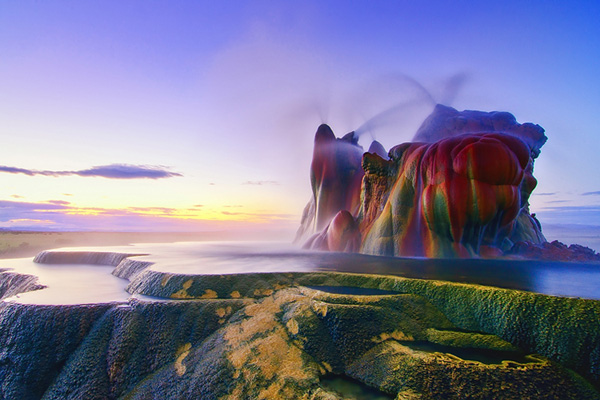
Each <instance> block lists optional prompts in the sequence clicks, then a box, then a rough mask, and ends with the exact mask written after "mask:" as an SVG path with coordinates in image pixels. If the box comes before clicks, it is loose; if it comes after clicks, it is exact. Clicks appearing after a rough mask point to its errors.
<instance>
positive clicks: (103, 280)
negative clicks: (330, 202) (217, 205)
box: [0, 242, 600, 304]
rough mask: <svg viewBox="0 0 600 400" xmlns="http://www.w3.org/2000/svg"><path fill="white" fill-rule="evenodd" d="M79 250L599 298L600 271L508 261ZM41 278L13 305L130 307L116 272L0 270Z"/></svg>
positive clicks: (226, 248)
mask: <svg viewBox="0 0 600 400" xmlns="http://www.w3.org/2000/svg"><path fill="white" fill-rule="evenodd" d="M77 250H78V251H81V250H90V251H114V252H124V253H148V254H150V255H148V256H141V257H136V259H140V260H145V261H151V262H154V263H155V264H154V265H153V266H152V267H151V268H152V269H155V270H159V271H165V272H172V273H182V274H235V273H248V272H311V271H338V272H351V273H373V274H383V275H398V276H403V277H408V278H421V279H437V280H446V281H451V282H463V283H475V284H481V285H490V286H497V287H504V288H511V289H520V290H527V291H532V292H538V293H545V294H550V295H556V296H572V297H582V298H589V299H600V265H596V264H580V263H559V262H545V261H544V262H542V261H510V260H477V259H469V260H455V259H414V258H413V259H407V258H391V257H374V256H366V255H360V254H346V253H323V252H306V251H302V250H299V249H297V248H295V247H293V246H291V245H289V244H285V243H283V244H282V243H268V242H186V243H159V244H156V243H152V244H136V245H133V246H112V247H95V248H94V247H91V248H85V249H83V248H77ZM7 268H10V269H14V270H16V271H19V272H21V273H27V274H33V275H36V276H39V277H40V282H41V283H42V284H45V285H48V286H49V289H44V290H41V291H37V292H30V293H23V294H21V295H19V296H18V298H12V299H10V301H19V302H27V303H37V304H40V303H41V304H75V303H97V302H108V301H125V300H127V298H129V297H130V295H129V294H127V293H126V292H125V291H124V288H125V287H126V286H127V283H128V282H127V281H126V280H123V279H119V278H116V277H114V276H112V275H111V274H110V273H111V271H112V269H113V267H110V266H109V267H105V266H84V265H61V264H52V265H42V264H34V263H33V262H32V260H31V259H12V260H0V269H7Z"/></svg>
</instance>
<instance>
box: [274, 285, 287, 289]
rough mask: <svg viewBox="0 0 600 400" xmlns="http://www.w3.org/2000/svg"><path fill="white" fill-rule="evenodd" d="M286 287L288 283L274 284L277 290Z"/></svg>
mask: <svg viewBox="0 0 600 400" xmlns="http://www.w3.org/2000/svg"><path fill="white" fill-rule="evenodd" d="M286 287H287V285H282V284H279V283H276V284H275V285H273V289H275V290H281V289H285V288H286Z"/></svg>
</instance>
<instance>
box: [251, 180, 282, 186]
mask: <svg viewBox="0 0 600 400" xmlns="http://www.w3.org/2000/svg"><path fill="white" fill-rule="evenodd" d="M242 185H256V186H262V185H279V182H277V181H246V182H244V183H242Z"/></svg>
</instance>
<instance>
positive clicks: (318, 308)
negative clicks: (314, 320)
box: [312, 301, 327, 317]
mask: <svg viewBox="0 0 600 400" xmlns="http://www.w3.org/2000/svg"><path fill="white" fill-rule="evenodd" d="M312 309H313V311H314V312H315V313H317V314H318V315H320V316H322V317H324V316H326V315H327V303H321V302H316V301H315V302H313V303H312Z"/></svg>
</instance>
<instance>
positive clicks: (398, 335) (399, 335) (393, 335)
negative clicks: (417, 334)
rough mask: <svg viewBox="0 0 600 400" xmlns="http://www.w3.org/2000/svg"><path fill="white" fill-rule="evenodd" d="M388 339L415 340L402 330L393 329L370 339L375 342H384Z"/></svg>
mask: <svg viewBox="0 0 600 400" xmlns="http://www.w3.org/2000/svg"><path fill="white" fill-rule="evenodd" d="M388 339H394V340H399V341H413V340H415V338H413V337H412V336H411V335H407V334H406V333H404V332H402V331H399V330H395V331H393V332H383V333H382V334H380V335H379V336H375V337H374V338H372V339H371V341H372V342H375V343H381V342H385V341H386V340H388Z"/></svg>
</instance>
